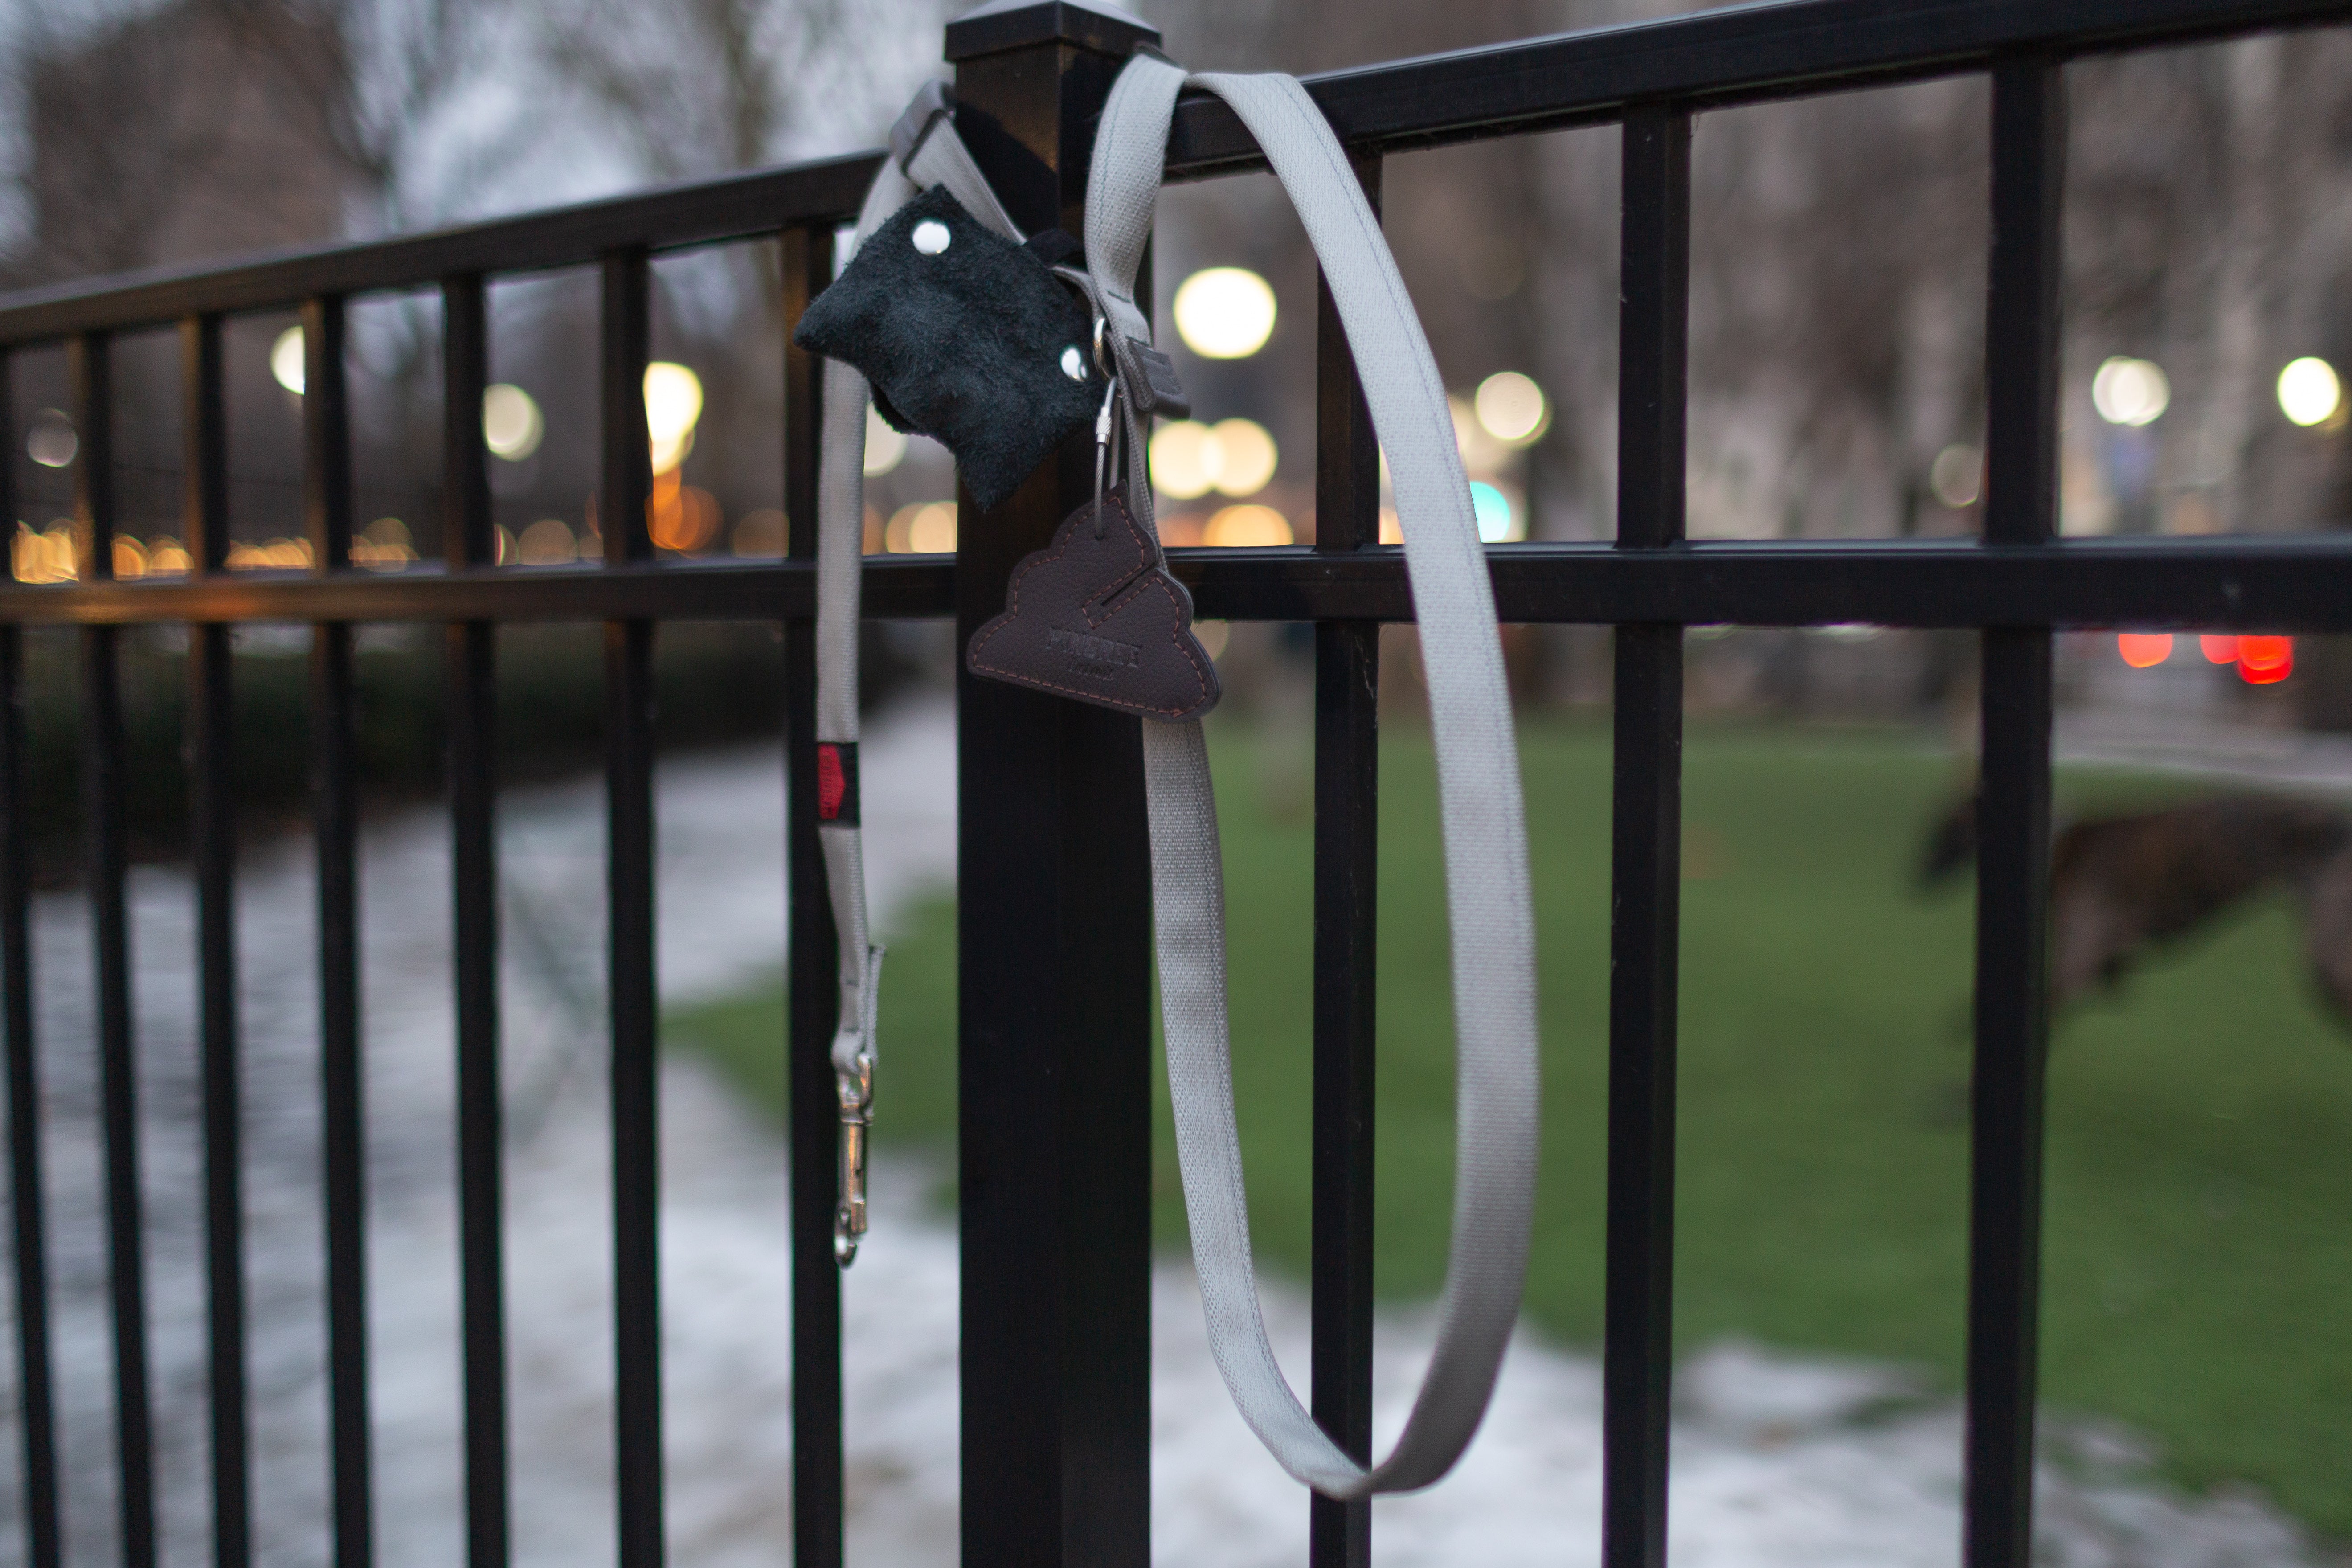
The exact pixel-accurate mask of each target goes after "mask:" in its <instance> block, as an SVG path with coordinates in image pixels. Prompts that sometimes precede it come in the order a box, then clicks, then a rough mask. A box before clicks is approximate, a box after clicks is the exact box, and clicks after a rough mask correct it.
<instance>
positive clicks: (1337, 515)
mask: <svg viewBox="0 0 2352 1568" xmlns="http://www.w3.org/2000/svg"><path fill="white" fill-rule="evenodd" d="M1351 162H1352V163H1354V165H1355V173H1356V178H1357V180H1358V181H1359V182H1360V183H1361V184H1362V185H1363V187H1364V194H1365V195H1367V196H1369V197H1370V199H1371V203H1372V210H1373V211H1374V212H1378V211H1379V210H1380V205H1381V160H1380V157H1379V155H1378V154H1376V153H1366V154H1360V155H1357V156H1356V157H1354V158H1353V159H1352V160H1351ZM1315 334H1316V335H1315V548H1316V549H1317V550H1318V551H1322V552H1330V553H1342V552H1348V551H1351V550H1358V549H1360V548H1362V547H1363V546H1365V545H1367V544H1376V543H1378V542H1380V537H1381V468H1380V443H1379V440H1378V439H1377V438H1376V437H1374V435H1373V433H1372V416H1371V409H1370V405H1367V404H1366V403H1365V401H1364V387H1363V384H1362V382H1360V380H1359V379H1358V378H1357V375H1356V357H1355V355H1354V354H1353V353H1350V352H1349V348H1348V337H1347V332H1346V330H1345V329H1344V328H1343V327H1342V326H1341V325H1340V321H1339V306H1338V304H1337V302H1336V301H1335V300H1333V299H1332V296H1331V285H1330V281H1329V279H1326V278H1324V277H1323V276H1322V274H1321V272H1320V271H1319V270H1318V272H1317V275H1316V316H1315ZM1380 721H1381V628H1380V625H1379V623H1378V622H1376V621H1318V622H1317V623H1316V626H1315V1154H1314V1159H1315V1220H1314V1238H1313V1243H1312V1245H1313V1248H1314V1290H1315V1294H1314V1306H1313V1314H1314V1331H1315V1339H1314V1354H1313V1369H1312V1376H1313V1380H1314V1393H1313V1402H1314V1407H1315V1408H1314V1415H1315V1419H1316V1420H1317V1421H1318V1422H1320V1423H1321V1424H1322V1426H1323V1429H1324V1430H1325V1431H1326V1432H1328V1433H1329V1434H1330V1435H1331V1440H1332V1441H1333V1442H1335V1443H1338V1444H1339V1447H1341V1448H1343V1449H1345V1450H1346V1451H1347V1452H1348V1453H1349V1455H1351V1456H1353V1457H1354V1458H1355V1459H1356V1460H1357V1462H1358V1463H1365V1462H1368V1461H1369V1460H1370V1458H1371V1446H1372V1106H1373V1099H1372V1096H1373V1067H1374V1061H1375V1055H1374V1046H1373V1037H1372V1018H1373V1005H1374V1001H1375V994H1376V992H1377V990H1378V986H1377V984H1375V977H1376V967H1375V953H1376V950H1377V944H1378V940H1379V927H1378V922H1377V921H1376V920H1375V918H1374V917H1375V915H1376V912H1377V910H1378V907H1379V906H1378V899H1377V891H1378V884H1379V873H1380V835H1379V828H1380V784H1381V751H1380V740H1381V734H1380ZM1371 1552H1372V1505H1371V1501H1370V1499H1365V1500H1360V1501H1357V1502H1337V1501H1334V1500H1331V1499H1329V1498H1327V1497H1321V1496H1311V1497H1310V1500H1309V1501H1308V1503H1307V1560H1308V1561H1309V1562H1310V1563H1312V1564H1313V1565H1314V1568H1369V1564H1370V1562H1371Z"/></svg>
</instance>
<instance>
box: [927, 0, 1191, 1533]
mask: <svg viewBox="0 0 2352 1568" xmlns="http://www.w3.org/2000/svg"><path fill="white" fill-rule="evenodd" d="M1158 37H1159V35H1158V33H1157V32H1156V31H1154V30H1153V29H1152V28H1151V27H1150V26H1147V25H1145V24H1144V23H1141V22H1139V21H1137V20H1135V19H1134V18H1133V17H1130V16H1123V15H1121V14H1119V13H1118V12H1116V11H1112V10H1108V9H1105V8H1095V7H1090V6H1087V5H1076V4H1072V3H1070V0H1046V3H1045V4H1007V3H1005V0H998V3H997V4H994V5H984V6H982V7H981V8H980V9H979V10H976V11H973V12H971V13H970V14H969V15H967V16H963V17H961V18H960V19H958V20H957V21H955V22H953V23H950V25H949V26H948V29H947V58H948V59H949V60H950V62H951V63H952V64H953V65H954V66H955V67H956V87H957V99H958V102H959V105H960V107H959V109H958V111H957V117H956V124H957V128H958V129H959V131H960V132H961V133H962V135H963V137H964V139H965V141H966V142H968V143H969V144H970V146H971V152H972V155H973V157H974V158H975V159H977V160H978V162H979V163H980V165H981V167H982V169H983V170H984V171H985V172H986V173H987V174H988V177H989V179H990V181H991V182H992V184H994V186H995V188H996V191H997V194H998V195H999V196H1000V197H1001V198H1002V199H1003V203H1004V205H1005V207H1006V208H1007V210H1008V211H1010V213H1011V214H1012V216H1013V221H1014V222H1016V223H1018V224H1019V225H1021V226H1022V227H1023V228H1024V230H1027V231H1029V232H1032V233H1034V232H1035V231H1037V230H1040V229H1045V228H1051V227H1060V228H1063V229H1066V230H1068V231H1069V232H1070V233H1072V234H1078V233H1079V232H1080V230H1081V227H1082V224H1083V219H1084V210H1085V201H1086V176H1087V159H1088V157H1089V156H1090V155H1091V153H1092V151H1093V137H1094V122H1095V121H1096V119H1097V116H1098V115H1099V114H1100V112H1101V109H1102V105H1103V100H1104V99H1105V97H1106V96H1107V95H1108V92H1109V89H1110V84H1111V81H1112V79H1114V78H1115V77H1116V76H1117V75H1118V68H1119V66H1120V65H1121V63H1122V62H1123V61H1124V60H1125V59H1126V58H1127V57H1128V55H1129V53H1130V52H1132V50H1133V49H1134V47H1135V46H1136V45H1137V44H1138V43H1140V42H1154V41H1157V39H1158ZM1090 441H1091V432H1086V433H1081V434H1080V435H1078V436H1076V437H1072V439H1071V440H1070V442H1069V443H1067V444H1066V445H1065V446H1064V447H1063V448H1062V450H1061V452H1060V453H1059V454H1058V456H1057V457H1056V458H1054V459H1052V460H1049V461H1048V462H1047V463H1045V465H1044V466H1043V467H1042V468H1040V469H1039V470H1038V471H1037V472H1036V473H1034V474H1033V475H1031V476H1030V478H1029V479H1028V480H1027V482H1025V483H1024V484H1023V486H1022V487H1021V489H1019V490H1018V491H1017V492H1016V493H1015V494H1014V495H1013V498H1012V499H1011V500H1007V501H1005V502H1004V503H1003V505H1001V506H999V507H997V508H996V509H995V510H992V511H991V512H989V513H988V514H987V515H986V516H984V517H983V516H981V515H979V514H978V513H977V512H976V510H974V508H973V507H972V505H971V497H970V495H969V494H966V495H964V496H963V497H961V501H960V506H959V515H960V517H961V527H960V528H959V530H958V537H957V558H956V627H957V633H958V638H959V647H961V643H962V642H963V641H964V640H967V639H969V638H970V637H971V634H972V633H973V631H975V630H976V629H977V628H978V627H979V626H980V624H981V623H982V621H984V620H986V619H988V618H989V617H990V616H994V615H996V614H997V613H998V612H999V611H1000V610H1002V609H1003V605H1004V587H1005V582H1006V579H1007V577H1008V576H1009V575H1010V574H1011V572H1012V569H1013V563H1015V562H1017V561H1019V560H1020V559H1021V557H1022V556H1024V554H1026V553H1028V552H1030V551H1033V550H1036V549H1039V548H1042V547H1043V546H1044V545H1045V543H1046V542H1048V541H1049V540H1050V539H1051V537H1052V535H1053V532H1054V530H1055V527H1056V526H1057V525H1058V524H1059V523H1060V522H1061V521H1062V519H1063V518H1064V517H1065V516H1066V515H1067V514H1068V513H1069V512H1070V510H1072V509H1073V508H1075V507H1076V506H1077V505H1079V504H1080V503H1081V502H1082V501H1084V500H1088V499H1090V498H1091V496H1092V493H1093V470H1092V447H1091V445H1090ZM957 712H958V721H959V724H960V727H961V752H960V762H959V767H958V781H957V801H958V811H959V814H960V816H959V820H960V823H961V834H960V837H959V846H960V847H959V849H958V856H957V876H958V884H957V885H958V889H959V892H958V899H959V916H960V922H961V923H960V932H961V934H960V937H959V944H958V945H959V958H960V962H961V980H960V1001H959V1021H960V1029H961V1036H960V1039H961V1056H960V1061H961V1068H960V1079H961V1081H960V1100H961V1140H960V1144H959V1156H960V1164H961V1223H962V1245H963V1299H962V1323H963V1353H962V1367H963V1380H962V1381H963V1433H962V1438H963V1498H964V1508H963V1560H964V1561H965V1562H966V1563H1021V1564H1023V1565H1024V1568H1049V1565H1053V1564H1079V1563H1084V1564H1088V1565H1090V1568H1091V1565H1095V1564H1113V1565H1118V1568H1128V1565H1132V1568H1144V1564H1145V1563H1148V1562H1149V1560H1150V1350H1151V1343H1150V1285H1151V1280H1150V1268H1151V1260H1150V1246H1151V1226H1150V1195H1151V1123H1150V1105H1151V1076H1150V1075H1151V1033H1150V897H1151V873H1150V851H1149V847H1148V844H1147V841H1146V838H1145V831H1144V813H1143V766H1142V754H1141V742H1140V736H1139V731H1138V729H1137V721H1135V720H1133V719H1128V718H1123V717H1120V716H1118V715H1115V714H1112V713H1108V712H1106V711H1104V710H1100V709H1095V708H1088V707H1084V706H1081V705H1080V704H1077V703H1075V702H1068V701H1064V700H1060V699H1056V698H1051V697H1046V696H1044V695H1042V694H1039V693H1034V692H1029V691H1024V690H1020V689H1015V688H1013V687H1010V686H1005V685H1002V684H999V683H997V682H993V681H986V680H975V679H972V678H971V676H970V675H969V674H966V673H962V672H961V670H960V671H959V674H958V677H957ZM886 1092H887V1091H886Z"/></svg>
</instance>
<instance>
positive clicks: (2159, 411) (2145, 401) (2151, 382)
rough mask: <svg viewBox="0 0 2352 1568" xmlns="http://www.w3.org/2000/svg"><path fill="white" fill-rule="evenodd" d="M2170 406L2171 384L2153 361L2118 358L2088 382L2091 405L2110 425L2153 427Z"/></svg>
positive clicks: (2103, 365) (2119, 356)
mask: <svg viewBox="0 0 2352 1568" xmlns="http://www.w3.org/2000/svg"><path fill="white" fill-rule="evenodd" d="M2171 403H2172V383H2171V382H2169V381H2168V380H2166V379H2165V374H2164V371H2163V370H2162V368H2161V367H2159V366H2158V364H2157V363H2155V362H2154V361H2153V360H2144V359H2131V358H2128V357H2126V356H2125V355H2122V354H2117V355H2116V357H2115V358H2113V359H2110V360H2108V361H2107V362H2106V363H2104V364H2102V365H2100V366H2099V374H2097V375H2095V376H2094V377H2093V378H2092V379H2091V405H2092V406H2093V407H2095V408H2096V409H2097V410H2098V411H2099V417H2100V418H2102V419H2104V420H2105V421H2106V422H2107V423H2108V424H2110V425H2135V426H2137V425H2153V424H2154V423H2156V421H2157V420H2158V418H2159V417H2160V416H2162V415H2163V413H2164V411H2165V409H2166V408H2167V407H2168V406H2170V405H2171Z"/></svg>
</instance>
